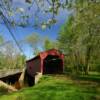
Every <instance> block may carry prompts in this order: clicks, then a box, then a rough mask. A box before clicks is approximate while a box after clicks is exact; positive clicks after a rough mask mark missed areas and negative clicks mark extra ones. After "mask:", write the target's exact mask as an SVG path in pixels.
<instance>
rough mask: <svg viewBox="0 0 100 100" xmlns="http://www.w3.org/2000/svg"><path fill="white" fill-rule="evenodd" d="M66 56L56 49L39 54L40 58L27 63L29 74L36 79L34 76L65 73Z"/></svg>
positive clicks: (37, 57)
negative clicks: (38, 73) (37, 74)
mask: <svg viewBox="0 0 100 100" xmlns="http://www.w3.org/2000/svg"><path fill="white" fill-rule="evenodd" d="M63 59H64V55H63V54H62V53H61V52H59V51H58V50H56V49H51V50H48V51H44V52H41V53H39V55H38V56H36V57H35V58H32V59H30V60H28V61H26V66H27V73H28V74H29V75H30V76H33V77H34V74H36V73H37V72H41V73H43V74H56V73H63V69H64V68H63V63H64V62H63Z"/></svg>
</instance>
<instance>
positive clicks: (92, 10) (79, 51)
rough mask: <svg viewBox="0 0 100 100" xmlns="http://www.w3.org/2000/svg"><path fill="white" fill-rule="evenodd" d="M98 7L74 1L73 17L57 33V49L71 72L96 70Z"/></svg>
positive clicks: (83, 0)
mask: <svg viewBox="0 0 100 100" xmlns="http://www.w3.org/2000/svg"><path fill="white" fill-rule="evenodd" d="M99 6H100V3H94V2H89V1H87V0H76V1H75V3H74V5H73V8H74V14H73V16H71V17H69V19H68V21H67V23H66V24H65V25H64V26H63V28H62V29H61V31H60V32H59V37H58V41H59V49H61V50H62V51H63V52H64V54H65V55H66V59H65V60H66V63H65V66H68V67H71V68H72V70H73V72H75V71H76V73H80V72H82V73H85V74H88V71H89V70H92V71H93V70H94V69H95V70H97V67H96V66H98V63H99V61H100V55H99V54H100V53H99V52H100V45H99V42H100V28H99V25H100V21H99V17H98V16H100V12H99V10H100V7H99ZM73 8H72V9H73ZM95 48H96V49H95Z"/></svg>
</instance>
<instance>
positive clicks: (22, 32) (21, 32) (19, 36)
mask: <svg viewBox="0 0 100 100" xmlns="http://www.w3.org/2000/svg"><path fill="white" fill-rule="evenodd" d="M14 5H16V6H18V7H20V6H21V7H23V8H25V7H26V6H27V5H25V3H24V0H14ZM69 14H70V13H69V12H68V11H67V10H60V12H59V14H58V15H57V16H56V19H57V23H56V24H55V25H53V26H52V27H51V28H50V29H48V28H47V29H45V30H42V29H41V28H34V27H32V26H27V27H24V28H23V27H18V26H16V27H15V28H14V29H12V32H13V34H14V36H15V37H16V40H17V41H18V42H19V41H21V40H24V39H25V38H26V37H27V36H29V35H30V34H32V33H38V34H39V35H40V36H41V37H48V38H50V39H51V40H56V39H57V36H58V33H59V31H60V29H61V26H62V25H63V24H64V23H65V22H66V20H67V18H68V16H69ZM42 17H45V16H42ZM39 18H40V20H41V17H39ZM33 21H34V20H33ZM0 35H2V36H3V37H4V39H5V41H9V40H10V41H12V42H15V41H14V40H13V38H12V36H11V35H10V33H9V30H8V29H7V27H6V26H5V25H4V24H0ZM20 47H21V48H22V50H23V52H24V54H25V55H26V57H27V59H30V58H32V57H33V51H32V49H31V48H30V47H29V45H26V44H24V45H20Z"/></svg>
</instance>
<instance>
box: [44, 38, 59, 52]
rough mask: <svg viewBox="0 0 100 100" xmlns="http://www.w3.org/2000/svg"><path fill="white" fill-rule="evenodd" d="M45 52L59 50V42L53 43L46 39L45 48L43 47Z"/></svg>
mask: <svg viewBox="0 0 100 100" xmlns="http://www.w3.org/2000/svg"><path fill="white" fill-rule="evenodd" d="M43 48H44V50H49V49H52V48H55V49H56V48H57V42H56V41H52V40H50V39H49V38H47V37H46V38H45V39H44V46H43Z"/></svg>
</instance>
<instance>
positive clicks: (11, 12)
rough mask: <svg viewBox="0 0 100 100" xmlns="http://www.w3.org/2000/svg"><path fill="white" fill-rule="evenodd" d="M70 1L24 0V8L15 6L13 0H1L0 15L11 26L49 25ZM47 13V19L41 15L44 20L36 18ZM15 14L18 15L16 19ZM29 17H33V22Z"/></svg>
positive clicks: (53, 22)
mask: <svg viewBox="0 0 100 100" xmlns="http://www.w3.org/2000/svg"><path fill="white" fill-rule="evenodd" d="M70 2H71V0H63V1H60V0H26V2H23V3H24V4H26V8H25V9H24V8H23V7H19V6H16V5H15V4H14V3H15V2H14V0H1V1H0V5H1V6H0V16H1V19H2V21H3V22H4V23H5V24H6V25H7V26H8V23H9V24H10V25H11V26H16V25H18V26H22V27H26V26H27V25H32V26H33V25H34V26H35V27H37V26H38V27H42V26H43V28H44V26H45V27H50V25H52V24H55V23H56V22H57V20H56V18H55V16H56V15H57V14H58V13H59V10H60V8H63V9H66V8H67V5H68V3H70ZM70 4H71V3H70ZM33 9H34V11H33ZM25 10H26V11H25ZM27 11H28V13H27ZM48 15H50V17H49V19H48V18H47V19H46V18H45V17H43V19H44V20H43V21H42V22H41V21H39V20H38V18H39V16H48ZM16 16H18V19H17V20H16ZM12 17H13V19H12ZM30 18H32V19H34V23H32V22H30V20H29V19H30ZM2 21H1V22H2Z"/></svg>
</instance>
